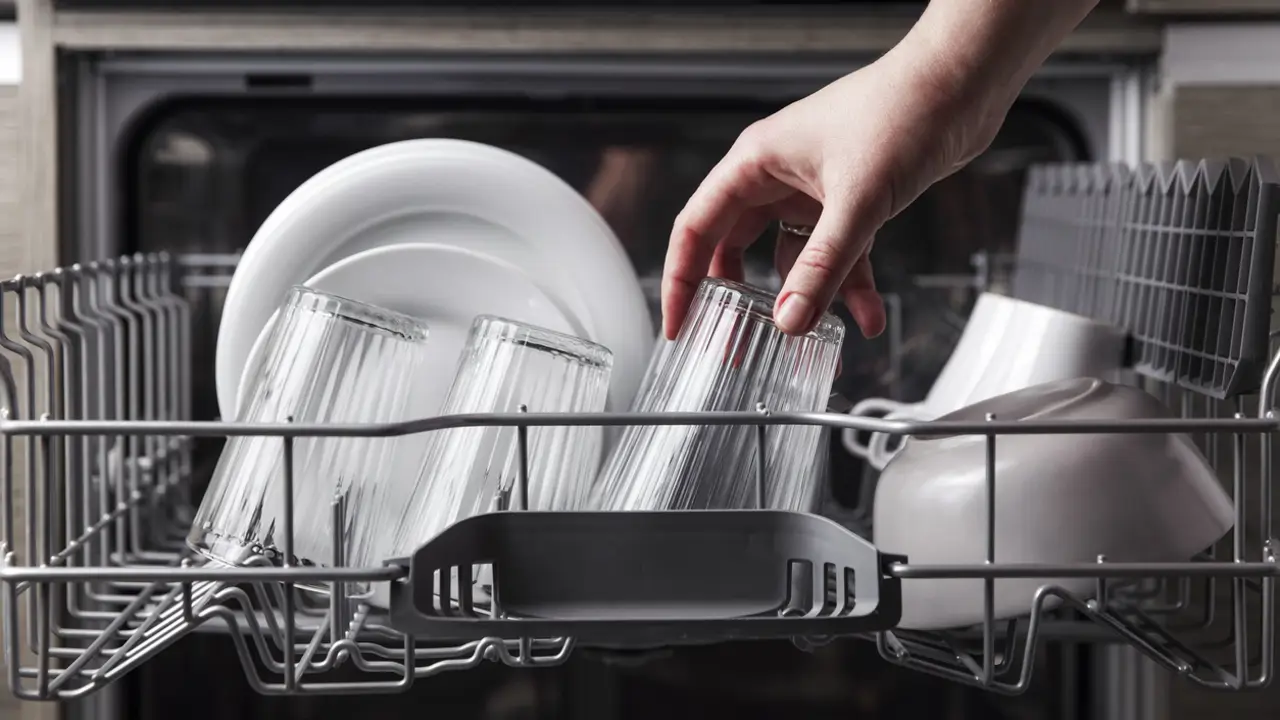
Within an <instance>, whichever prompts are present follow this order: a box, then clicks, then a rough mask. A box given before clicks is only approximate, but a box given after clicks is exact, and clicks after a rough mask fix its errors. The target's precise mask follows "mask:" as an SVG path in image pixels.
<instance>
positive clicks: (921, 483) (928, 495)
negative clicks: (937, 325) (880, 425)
mask: <svg viewBox="0 0 1280 720" xmlns="http://www.w3.org/2000/svg"><path fill="white" fill-rule="evenodd" d="M987 413H994V414H995V415H996V417H997V418H999V419H1001V420H1010V421H1023V420H1040V421H1049V420H1052V421H1058V420H1101V419H1108V420H1137V419H1155V418H1169V417H1172V414H1171V413H1169V412H1168V410H1166V408H1165V407H1164V405H1162V404H1161V403H1160V402H1159V401H1158V400H1156V399H1155V398H1154V397H1152V396H1151V395H1149V394H1147V393H1145V392H1143V391H1141V390H1138V389H1136V388H1132V387H1127V386H1123V385H1113V384H1111V383H1107V382H1103V381H1101V380H1097V379H1092V378H1077V379H1072V380H1064V381H1059V382H1053V383H1046V384H1042V385H1037V386H1035V387H1031V388H1027V389H1023V390H1019V391H1017V392H1013V393H1008V394H1005V395H1001V396H998V397H995V398H991V399H989V400H986V401H984V402H981V403H977V404H975V405H972V406H969V407H967V408H965V409H963V410H960V411H959V412H956V413H953V414H951V415H947V416H944V417H943V418H939V419H940V420H956V421H966V422H981V421H982V420H983V419H984V418H985V417H986V415H987ZM986 452H987V448H986V438H985V437H983V436H954V437H944V438H921V437H913V438H910V439H908V440H907V441H906V442H905V443H904V445H903V449H902V451H901V452H900V453H899V454H898V456H897V457H896V458H894V460H893V461H892V462H890V463H889V465H888V466H887V467H886V468H885V470H884V473H883V474H882V475H881V477H880V482H879V484H878V485H877V488H876V497H875V527H874V534H875V543H876V546H877V547H878V548H879V549H880V550H882V551H884V552H890V553H900V554H903V555H906V556H907V558H908V562H910V563H911V564H928V565H934V564H956V563H982V562H984V561H985V560H986V548H987V509H986V508H987V504H986V497H987V496H986ZM996 467H997V469H996V482H995V485H996V499H995V505H996V528H995V538H996V547H995V558H996V561H997V562H1006V563H1077V562H1083V563H1092V562H1096V560H1097V557H1098V556H1099V555H1105V556H1106V557H1107V559H1108V560H1111V561H1114V562H1178V561H1186V560H1190V559H1191V558H1192V557H1193V556H1194V555H1195V554H1196V553H1198V552H1200V551H1202V550H1204V549H1205V548H1207V547H1209V546H1210V545H1212V544H1213V543H1214V542H1216V541H1217V540H1218V539H1220V538H1221V537H1222V536H1223V535H1224V534H1225V533H1226V532H1227V531H1228V530H1230V529H1231V526H1232V524H1233V522H1234V509H1233V505H1232V502H1231V499H1230V497H1228V495H1227V493H1226V492H1225V491H1224V490H1223V488H1222V485H1221V484H1220V482H1219V480H1218V478H1217V476H1216V474H1215V473H1214V471H1213V469H1212V468H1211V467H1210V466H1209V464H1208V462H1207V461H1206V460H1205V458H1204V456H1203V455H1202V454H1201V453H1200V451H1199V450H1198V449H1196V447H1195V445H1194V444H1193V443H1192V442H1191V440H1190V439H1189V438H1188V437H1187V436H1186V435H1182V434H1135V433H1125V434H1120V433H1109V434H1096V435H1062V434H1054V435H1043V434H1042V435H1002V436H1000V437H999V439H998V440H997V441H996ZM1050 583H1052V584H1056V585H1060V586H1063V587H1065V588H1067V589H1068V590H1070V591H1072V592H1074V593H1078V594H1080V595H1084V596H1088V595H1090V594H1091V592H1092V590H1093V589H1094V586H1095V582H1094V580H1093V579H1092V578H1057V579H1054V578H1030V579H1017V580H1012V579H1003V580H997V581H996V582H995V597H994V600H995V615H996V617H997V618H1009V617H1016V616H1018V615H1025V614H1026V613H1027V612H1028V611H1029V610H1030V608H1031V603H1032V598H1033V596H1034V595H1035V592H1036V590H1037V589H1038V588H1039V587H1040V586H1042V585H1045V584H1050ZM902 593H903V614H902V621H901V623H900V624H901V626H902V627H905V628H914V629H936V628H943V627H960V626H967V625H972V624H975V623H978V622H981V619H982V607H983V582H982V580H904V581H903V584H902Z"/></svg>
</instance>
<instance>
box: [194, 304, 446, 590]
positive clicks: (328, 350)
mask: <svg viewBox="0 0 1280 720" xmlns="http://www.w3.org/2000/svg"><path fill="white" fill-rule="evenodd" d="M270 332H271V335H270V336H268V340H267V343H266V344H267V347H266V350H265V352H264V354H263V361H262V363H261V365H260V366H259V367H258V368H257V372H255V373H254V374H253V375H252V376H251V377H248V378H246V380H245V381H246V382H247V383H249V385H250V387H249V389H248V392H247V394H246V400H247V402H246V403H245V404H243V405H242V406H241V411H240V416H239V418H237V419H238V420H239V421H241V422H251V423H278V422H290V421H292V422H295V423H307V424H311V423H324V424H327V423H383V422H395V421H401V420H407V419H410V418H409V417H408V414H409V411H410V397H411V396H412V394H413V393H412V387H413V385H414V383H415V381H416V380H417V379H418V376H419V374H420V370H421V368H422V366H423V360H424V358H425V357H426V352H427V343H426V341H427V327H426V325H425V324H424V323H422V322H420V321H418V320H416V319H414V318H410V317H408V316H405V315H400V314H398V313H393V312H390V311H387V310H384V309H381V308H378V307H374V306H371V305H367V304H364V303H360V302H356V301H353V300H348V299H345V298H340V297H337V296H334V295H329V294H326V293H322V292H318V291H315V290H311V289H308V288H305V287H297V288H294V289H293V290H292V291H291V292H290V294H289V296H288V298H287V300H286V302H285V304H284V306H283V308H282V309H281V312H280V317H279V321H278V322H276V323H275V325H274V326H273V328H272V330H271V331H270ZM406 440H408V438H405V439H400V438H350V437H299V438H297V439H296V440H295V441H294V442H293V493H292V496H293V503H292V504H293V544H292V550H293V558H292V562H293V564H294V565H297V566H322V567H324V566H329V565H331V564H332V560H333V558H334V549H335V548H334V546H335V543H334V517H335V513H334V509H333V508H334V504H335V500H336V499H338V498H342V499H343V501H344V504H345V513H344V515H345V517H343V523H342V530H341V538H342V550H343V552H342V555H343V556H345V564H347V565H353V566H369V565H372V566H377V565H381V564H382V561H383V560H384V558H381V557H377V556H375V555H371V553H372V552H375V551H374V547H375V542H376V541H378V540H379V539H380V535H379V533H380V531H382V530H384V529H385V528H386V527H387V525H388V524H389V523H390V522H391V521H393V520H395V519H396V518H395V517H394V516H387V515H386V514H385V513H386V512H388V510H389V507H390V504H389V503H388V502H387V497H386V493H387V489H388V488H389V487H394V484H395V480H396V478H393V477H388V475H390V474H391V473H390V472H389V470H388V468H389V467H390V465H391V463H392V462H393V460H394V458H395V453H396V452H397V450H400V449H401V448H402V446H404V445H405V444H406V443H405V441H406ZM284 450H285V443H284V441H283V440H282V439H281V438H279V437H261V436H240V437H232V438H230V439H228V441H227V444H226V447H225V448H224V449H223V452H222V456H221V458H220V459H219V461H218V465H217V468H216V469H215V471H214V475H213V481H212V483H211V484H210V486H209V489H208V491H207V492H206V493H205V496H204V499H203V501H202V502H201V504H200V509H199V511H198V513H197V515H196V519H195V523H194V525H193V527H192V529H191V532H190V534H189V535H188V538H187V542H188V544H189V545H190V546H191V547H192V548H193V549H195V550H196V551H198V552H199V553H201V554H202V555H204V556H206V557H208V558H210V559H212V560H214V561H217V562H222V563H228V564H232V565H240V564H244V563H247V562H251V561H255V562H261V561H262V560H267V561H270V562H274V563H276V564H279V563H280V562H281V561H282V559H283V553H284V545H283V542H284V541H283V533H284V530H285V528H284V508H285V505H284V490H283V486H284V482H285V478H284V457H285V455H284ZM307 587H310V588H311V589H315V590H322V591H323V590H327V586H307ZM366 591H367V587H365V586H362V585H352V586H351V587H349V592H350V593H351V594H353V595H354V594H360V593H363V592H366Z"/></svg>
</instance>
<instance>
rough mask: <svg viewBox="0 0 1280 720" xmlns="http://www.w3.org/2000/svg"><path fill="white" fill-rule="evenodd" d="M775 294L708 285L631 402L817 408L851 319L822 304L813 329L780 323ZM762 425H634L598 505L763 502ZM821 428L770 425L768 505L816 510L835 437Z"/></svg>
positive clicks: (645, 407) (602, 483)
mask: <svg viewBox="0 0 1280 720" xmlns="http://www.w3.org/2000/svg"><path fill="white" fill-rule="evenodd" d="M775 300H776V298H775V296H774V295H772V294H770V293H766V292H763V291H761V290H758V289H755V288H752V287H748V286H746V285H741V284H739V283H733V282H728V281H725V280H718V279H708V280H704V281H703V282H702V285H701V286H700V287H699V288H698V294H697V296H696V298H695V299H694V302H693V305H692V307H691V308H690V311H689V316H688V318H687V319H686V320H685V323H684V326H683V327H682V328H681V329H680V334H679V336H678V337H677V338H676V340H675V341H674V342H672V343H670V344H669V345H660V346H659V348H658V349H657V350H656V351H655V352H657V353H661V355H657V356H655V357H654V359H653V361H652V362H650V364H649V371H648V376H647V377H646V378H645V379H644V381H643V383H642V393H641V395H639V396H638V397H637V398H636V401H635V403H634V405H633V410H634V411H635V412H638V413H651V412H699V411H707V412H715V411H721V412H723V411H754V410H756V409H757V408H758V407H759V406H761V405H763V406H764V407H765V408H766V409H768V410H769V411H772V412H819V411H822V410H824V409H825V408H826V403H827V399H828V398H829V397H830V394H831V385H832V382H833V381H834V379H835V372H836V363H837V360H838V359H839V353H840V344H841V342H842V341H843V340H844V324H843V323H841V322H840V320H839V319H838V318H836V317H835V316H834V315H831V314H829V313H827V314H824V315H823V317H822V319H821V320H820V321H819V322H818V326H817V328H815V329H814V330H813V331H812V332H810V333H809V334H808V335H805V336H803V337H793V336H790V335H786V334H785V333H783V332H782V331H781V330H779V329H778V327H777V326H776V325H775V324H774V321H773V306H774V302H775ZM756 436H757V431H756V429H755V428H754V427H751V426H675V425H664V426H632V427H628V428H627V429H626V431H625V432H624V433H623V434H622V437H621V438H620V440H619V441H618V444H617V445H616V446H615V447H614V448H613V451H612V452H611V453H610V455H609V458H608V459H607V460H606V462H605V466H604V469H603V470H602V472H601V474H600V478H599V481H598V482H597V484H596V488H595V491H594V494H593V496H592V500H591V503H590V506H591V507H592V508H593V509H600V510H691V509H738V508H754V507H757V506H758V500H757V495H756V474H757V472H756V469H757V467H758V453H757V449H756V442H757V440H756ZM822 437H823V433H822V428H820V427H816V426H773V427H769V428H768V429H767V431H766V438H767V440H766V458H767V461H766V468H765V471H766V475H765V505H766V507H769V508H774V509H782V510H798V511H809V510H812V509H813V507H814V503H815V502H816V500H817V497H818V494H817V490H818V486H819V483H820V481H821V474H822V470H823V467H824V466H823V463H824V462H825V461H826V455H827V452H826V448H825V446H823V445H822Z"/></svg>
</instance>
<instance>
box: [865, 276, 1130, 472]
mask: <svg viewBox="0 0 1280 720" xmlns="http://www.w3.org/2000/svg"><path fill="white" fill-rule="evenodd" d="M1124 349H1125V334H1124V332H1123V331H1122V330H1120V329H1119V328H1117V327H1115V326H1113V325H1109V324H1107V323H1103V322H1098V321H1096V320H1093V319H1090V318H1087V317H1083V316H1081V315H1075V314H1072V313H1068V312H1063V311H1061V310H1057V309H1054V308H1050V307H1045V306H1043V305H1037V304H1035V303H1030V302H1027V301H1025V300H1018V299H1015V298H1011V297H1006V296H1004V295H997V294H995V293H983V294H982V296H981V297H979V298H978V301H977V302H976V303H975V304H974V306H973V312H972V313H970V315H969V322H968V323H967V324H966V325H965V328H964V333H963V334H961V336H960V341H959V343H957V344H956V348H955V350H954V351H953V352H952V353H951V357H950V358H948V359H947V364H946V365H944V366H943V368H942V372H941V373H939V374H938V378H937V380H935V381H934V383H933V386H932V387H931V388H930V389H929V394H928V395H927V396H926V397H925V399H924V400H923V401H921V402H918V403H902V402H896V401H893V400H888V399H885V398H868V399H866V400H863V401H861V402H859V403H857V404H856V405H854V407H853V409H851V410H850V411H849V412H850V414H852V415H882V416H884V417H885V418H886V419H890V420H931V419H933V418H936V417H938V416H940V415H945V414H946V413H949V412H954V411H956V410H959V409H960V408H962V407H965V406H966V405H969V404H972V403H975V402H980V401H982V400H986V399H988V398H992V397H995V396H997V395H1001V394H1003V393H1007V392H1012V391H1014V390H1020V389H1022V388H1026V387H1031V386H1033V385H1037V384H1040V383H1046V382H1052V381H1054V380H1064V379H1069V378H1077V377H1101V378H1104V379H1107V380H1114V379H1116V378H1115V377H1114V374H1115V373H1116V371H1117V370H1118V369H1119V368H1120V367H1121V365H1122V364H1123V361H1124ZM843 440H844V445H845V447H846V448H848V449H849V451H850V452H852V453H853V454H855V455H858V456H859V457H863V458H866V459H867V461H868V462H869V463H870V464H871V466H872V467H874V468H876V469H878V470H883V469H884V467H885V465H886V464H887V463H888V462H889V460H891V459H892V458H893V455H894V453H895V452H896V451H897V447H896V446H894V445H893V444H892V443H893V440H892V436H889V435H885V434H883V433H874V434H872V435H871V437H870V440H869V442H868V443H867V445H865V446H864V445H861V444H860V443H859V442H858V441H857V434H856V433H855V432H854V431H852V430H846V431H845V432H844V435H843Z"/></svg>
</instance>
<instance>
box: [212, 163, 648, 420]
mask: <svg viewBox="0 0 1280 720" xmlns="http://www.w3.org/2000/svg"><path fill="white" fill-rule="evenodd" d="M406 241H417V242H433V243H446V244H451V245H458V246H465V247H469V248H475V249H479V250H481V251H483V252H486V253H489V254H491V255H494V256H496V257H500V258H502V259H504V260H506V261H508V262H509V263H511V264H513V265H516V266H518V267H520V268H522V269H523V270H524V271H525V273H526V274H527V275H529V276H530V277H533V278H535V279H536V280H537V282H538V283H539V284H540V285H542V286H543V287H545V288H548V289H549V290H550V293H549V294H550V295H552V296H553V297H556V298H557V299H558V300H559V301H560V302H562V303H563V305H564V306H565V307H567V308H568V309H569V310H570V311H571V312H572V313H573V315H575V316H576V317H578V318H579V319H580V321H581V323H582V325H583V327H584V329H585V331H586V333H587V339H589V340H592V341H594V342H597V343H600V344H602V345H604V346H605V347H608V348H609V349H610V350H612V351H613V353H614V370H613V380H612V383H611V387H610V393H609V400H610V407H611V408H612V409H626V408H627V406H629V404H630V402H631V398H632V397H633V396H634V394H635V391H636V388H637V387H638V386H639V384H640V380H641V376H642V374H643V372H644V367H645V363H646V362H647V361H648V358H649V354H650V351H651V350H652V347H653V341H654V331H653V324H652V319H651V318H650V315H649V311H648V308H647V307H646V305H645V301H644V295H643V293H642V291H641V289H640V284H639V281H638V280H637V278H636V274H635V269H634V268H633V267H632V266H631V262H630V260H629V259H628V258H627V255H626V253H625V252H624V251H623V249H622V246H621V244H620V243H619V242H618V239H617V237H616V236H615V235H614V234H613V231H612V230H610V229H609V226H608V225H607V224H606V223H605V221H604V219H603V218H601V217H600V215H599V214H598V213H597V212H596V211H595V209H594V208H592V207H591V205H590V204H588V203H587V201H586V200H584V199H583V198H582V196H581V195H579V194H578V193H577V192H576V191H574V190H573V188H571V187H570V186H569V185H567V184H565V183H564V182H563V181H561V180H560V179H559V178H558V177H556V176H555V175H554V174H553V173H551V172H550V171H548V170H547V169H545V168H543V167H542V166H540V165H538V164H536V163H533V162H531V161H529V160H527V159H525V158H523V157H521V156H519V155H516V154H514V153H510V152H507V151H505V150H501V149H498V148H494V147H491V146H488V145H482V144H479V143H472V142H466V141H462V140H447V139H428V140H410V141H405V142H399V143H392V144H389V145H383V146H381V147H377V148H373V149H371V150H367V151H364V152H361V153H358V154H356V155H353V156H351V157H349V158H346V159H345V160H342V161H340V162H338V163H335V164H333V165H331V166H329V167H328V168H326V169H325V170H323V171H321V172H319V173H317V174H316V175H315V176H313V177H312V178H311V179H309V180H308V181H307V182H305V183H303V184H302V186H301V187H299V188H298V189H297V190H295V191H294V192H293V193H292V194H291V195H290V196H289V197H288V198H286V199H285V200H284V202H282V203H281V204H280V205H279V206H278V207H277V208H276V209H275V211H273V212H272V213H271V215H270V216H269V217H268V218H267V220H266V221H265V222H264V223H263V224H262V227H261V228H259V229H258V232H257V234H255V235H254V238H253V241H252V242H250V243H249V246H248V248H246V250H245V252H244V255H243V257H242V258H241V260H240V264H239V266H238V267H237V269H236V273H235V275H234V276H233V277H232V280H231V286H230V287H229V288H228V290H227V298H226V302H225V304H224V306H223V314H222V324H221V327H220V328H219V332H218V346H217V357H216V365H217V386H218V405H219V407H220V409H221V412H222V415H223V417H234V416H235V402H236V400H237V399H238V393H239V386H240V378H241V377H242V376H243V373H244V371H245V368H246V367H247V363H248V360H249V354H250V352H251V350H252V348H253V345H254V343H255V342H256V341H257V338H258V335H259V334H260V333H261V332H262V329H263V328H264V327H265V326H266V324H267V321H268V320H269V319H270V317H271V316H272V314H273V313H274V312H275V310H276V309H277V308H278V307H279V305H280V303H281V302H282V301H283V299H284V297H285V294H286V293H287V292H288V290H289V288H290V287H292V286H293V285H297V284H299V283H304V282H306V280H307V279H308V278H310V277H312V276H313V275H315V274H316V273H318V272H319V271H320V270H322V269H323V268H324V267H326V266H328V265H331V264H333V263H335V262H337V261H339V260H341V259H343V258H344V257H349V256H351V255H353V254H355V253H358V252H361V251H363V250H369V249H372V248H375V247H380V246H384V245H388V244H393V243H401V242H406Z"/></svg>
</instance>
